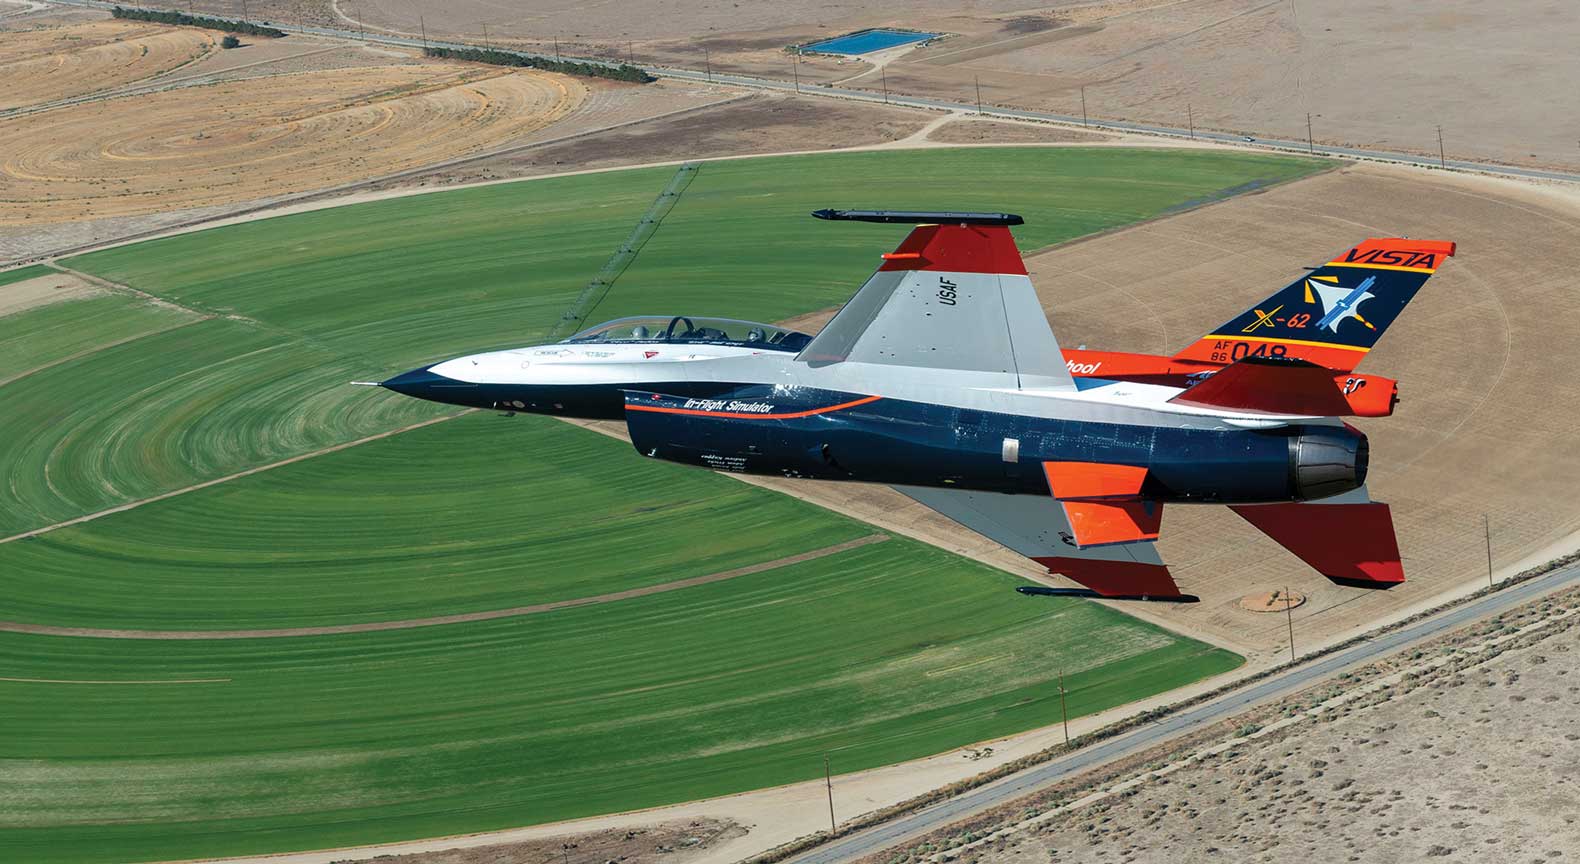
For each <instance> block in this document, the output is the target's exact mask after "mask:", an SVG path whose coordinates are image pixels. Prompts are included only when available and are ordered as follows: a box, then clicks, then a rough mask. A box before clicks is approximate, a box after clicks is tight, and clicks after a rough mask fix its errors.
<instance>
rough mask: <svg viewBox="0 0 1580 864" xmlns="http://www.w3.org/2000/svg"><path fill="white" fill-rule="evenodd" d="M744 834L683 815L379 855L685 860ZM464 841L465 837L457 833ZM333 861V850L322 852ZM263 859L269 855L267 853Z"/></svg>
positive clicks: (484, 862)
mask: <svg viewBox="0 0 1580 864" xmlns="http://www.w3.org/2000/svg"><path fill="white" fill-rule="evenodd" d="M745 833H746V831H745V829H743V828H741V827H740V826H739V825H736V824H735V823H733V822H730V821H728V820H719V819H708V818H700V819H684V820H675V821H669V822H660V823H657V824H654V825H645V826H641V827H632V828H610V829H605V830H602V831H592V832H588V833H585V834H570V835H561V836H558V837H542V838H539V839H534V840H522V841H519V842H515V843H496V844H493V845H486V846H468V845H457V846H455V847H453V848H448V849H446V848H443V847H444V844H445V842H446V841H443V840H437V841H434V842H433V844H432V845H433V846H434V847H435V850H434V851H431V852H412V853H409V854H405V855H381V856H379V858H378V860H379V861H382V862H387V864H561V862H564V861H567V860H569V861H574V862H578V864H610V862H614V864H686V862H690V861H694V860H696V859H697V858H699V857H701V856H703V855H706V854H708V853H710V852H712V851H713V850H714V849H715V848H716V847H718V846H719V845H721V844H723V843H726V842H728V841H730V840H733V839H735V838H737V837H740V836H742V835H744V834H745ZM460 842H461V843H463V844H464V842H465V838H460ZM324 855H325V856H327V857H326V860H332V856H333V855H334V853H333V852H329V853H324ZM263 860H267V859H266V858H265V859H263Z"/></svg>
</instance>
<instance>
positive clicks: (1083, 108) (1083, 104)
mask: <svg viewBox="0 0 1580 864" xmlns="http://www.w3.org/2000/svg"><path fill="white" fill-rule="evenodd" d="M1081 125H1082V126H1085V125H1087V123H1086V85H1085V84H1082V85H1081Z"/></svg>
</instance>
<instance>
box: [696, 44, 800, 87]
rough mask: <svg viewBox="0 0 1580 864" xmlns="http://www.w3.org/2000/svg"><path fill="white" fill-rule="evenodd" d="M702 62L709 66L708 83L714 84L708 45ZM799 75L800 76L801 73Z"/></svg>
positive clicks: (704, 49) (703, 52) (703, 50)
mask: <svg viewBox="0 0 1580 864" xmlns="http://www.w3.org/2000/svg"><path fill="white" fill-rule="evenodd" d="M702 62H703V63H704V64H706V65H707V67H708V83H709V84H712V83H713V55H712V54H710V53H709V52H708V49H707V48H706V47H704V48H703V49H702ZM797 77H799V75H798V76H797Z"/></svg>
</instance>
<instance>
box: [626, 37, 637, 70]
mask: <svg viewBox="0 0 1580 864" xmlns="http://www.w3.org/2000/svg"><path fill="white" fill-rule="evenodd" d="M631 46H632V42H631V40H629V39H627V40H626V42H625V62H627V63H629V64H631V65H632V66H635V65H636V49H635V48H633V47H631Z"/></svg>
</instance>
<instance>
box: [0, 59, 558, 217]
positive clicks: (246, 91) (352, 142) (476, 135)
mask: <svg viewBox="0 0 1580 864" xmlns="http://www.w3.org/2000/svg"><path fill="white" fill-rule="evenodd" d="M586 92H587V88H586V87H585V86H584V85H582V84H581V83H580V82H578V81H576V80H574V79H571V78H567V77H565V76H561V75H551V74H546V73H536V72H505V71H502V70H498V69H493V68H488V67H475V66H460V65H447V64H433V63H422V64H412V65H402V66H389V67H381V68H353V69H339V70H330V71H323V72H311V73H304V74H300V75H287V76H277V77H269V78H259V79H248V80H241V81H235V82H226V83H221V84H216V85H213V86H208V87H193V88H185V89H180V90H175V91H168V92H158V93H149V94H144V95H138V96H130V97H126V98H121V99H113V100H108V101H103V102H93V103H88V104H83V105H77V106H71V107H66V108H60V109H56V110H52V111H46V112H42V113H39V114H33V115H29V116H25V117H20V118H17V119H14V120H11V121H9V122H7V123H5V124H4V125H3V126H0V153H3V154H5V155H4V161H3V162H0V178H3V179H4V180H5V183H6V191H5V195H4V200H0V225H18V224H23V223H31V224H37V223H41V222H66V221H72V220H80V219H94V218H104V217H113V216H123V215H128V214H138V213H153V212H158V211H164V210H171V209H179V208H183V207H194V206H205V205H211V204H217V203H225V202H236V201H249V200H254V199H257V198H262V197H267V196H270V195H280V194H284V193H289V192H293V191H302V190H307V189H317V188H323V187H328V186H332V185H336V184H340V183H345V182H348V181H353V180H357V179H362V178H368V177H374V176H378V175H381V174H385V173H389V172H393V171H399V170H402V169H406V168H412V167H416V166H419V165H424V164H429V163H432V162H435V161H439V160H442V159H447V158H454V157H456V156H460V155H464V154H467V153H471V152H477V151H480V150H483V149H486V148H488V147H490V146H493V145H496V144H498V143H499V142H501V141H508V140H511V139H515V138H519V137H521V136H523V135H526V134H527V133H530V132H532V131H535V130H537V129H540V128H542V127H544V126H547V125H549V124H550V123H553V122H554V121H555V120H558V119H560V118H561V117H563V116H565V115H566V114H568V113H569V112H570V111H571V110H573V109H574V108H575V107H576V106H577V105H578V104H580V102H581V101H582V100H583V99H584V98H585V95H586ZM155 168H157V170H154V169H155Z"/></svg>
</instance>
